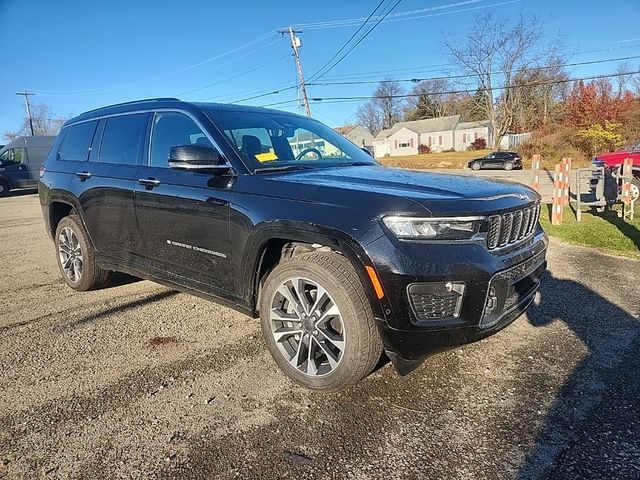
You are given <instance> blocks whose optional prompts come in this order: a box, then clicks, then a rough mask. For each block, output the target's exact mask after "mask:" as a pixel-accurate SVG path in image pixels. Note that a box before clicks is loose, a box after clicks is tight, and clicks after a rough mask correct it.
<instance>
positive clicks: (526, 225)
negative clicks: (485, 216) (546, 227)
mask: <svg viewBox="0 0 640 480" xmlns="http://www.w3.org/2000/svg"><path fill="white" fill-rule="evenodd" d="M539 216H540V204H539V203H536V204H534V205H531V206H529V207H526V208H521V209H519V210H515V211H512V212H507V213H503V214H500V215H491V216H490V217H489V226H488V229H487V247H488V248H489V250H493V249H494V248H498V247H506V246H507V245H511V244H513V243H516V242H519V241H520V240H524V239H525V238H527V237H529V236H530V235H532V234H533V232H535V230H536V225H537V224H538V217H539Z"/></svg>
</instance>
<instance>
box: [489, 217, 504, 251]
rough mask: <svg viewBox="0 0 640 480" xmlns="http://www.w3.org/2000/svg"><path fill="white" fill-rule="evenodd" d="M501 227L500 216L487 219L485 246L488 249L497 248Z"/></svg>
mask: <svg viewBox="0 0 640 480" xmlns="http://www.w3.org/2000/svg"><path fill="white" fill-rule="evenodd" d="M501 225H502V221H501V217H500V215H492V216H491V217H489V229H488V232H487V246H488V247H489V248H490V249H493V248H496V247H497V246H498V241H499V240H500V227H501Z"/></svg>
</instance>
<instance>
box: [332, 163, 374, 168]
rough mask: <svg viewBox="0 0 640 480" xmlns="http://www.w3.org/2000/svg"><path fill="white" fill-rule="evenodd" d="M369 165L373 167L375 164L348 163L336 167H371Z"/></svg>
mask: <svg viewBox="0 0 640 480" xmlns="http://www.w3.org/2000/svg"><path fill="white" fill-rule="evenodd" d="M371 165H375V163H371V162H348V163H341V164H340V165H338V166H339V167H367V166H371Z"/></svg>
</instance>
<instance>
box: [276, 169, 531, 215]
mask: <svg viewBox="0 0 640 480" xmlns="http://www.w3.org/2000/svg"><path fill="white" fill-rule="evenodd" d="M264 178H265V179H267V178H268V179H269V180H271V181H276V182H282V183H287V184H291V185H290V186H289V188H287V187H284V188H287V195H295V196H298V195H301V194H304V193H305V192H307V191H309V193H311V194H312V195H313V197H314V198H315V199H318V200H320V201H323V202H331V203H335V204H345V202H350V198H353V197H354V196H355V195H358V196H363V195H367V194H368V195H375V196H384V197H395V198H398V197H399V198H402V199H405V200H410V201H412V202H415V203H417V204H419V205H421V206H422V207H424V208H427V209H428V210H429V211H432V212H438V213H445V212H447V213H449V212H454V213H459V212H460V211H461V210H463V211H465V212H483V211H484V212H486V211H489V210H499V209H503V208H511V207H513V206H520V205H523V204H525V203H530V202H532V201H534V200H539V199H540V196H539V195H538V194H537V193H536V192H534V191H533V190H531V189H530V188H528V187H526V186H524V185H521V184H517V183H512V182H508V181H502V180H493V179H485V178H479V177H474V176H467V175H453V174H441V173H433V172H424V171H416V170H406V169H399V168H391V167H384V166H377V165H375V166H370V167H369V166H354V167H335V168H325V169H317V170H311V171H299V172H286V173H284V172H283V173H278V174H268V175H265V177H264ZM294 186H295V187H299V188H295V187H294ZM273 188H274V190H273V191H275V192H277V191H278V190H279V188H277V187H276V186H275V185H274V186H273ZM318 190H326V191H327V194H326V195H323V194H322V192H321V191H318ZM296 191H298V195H296ZM329 191H331V193H329ZM301 199H302V198H301ZM357 203H360V202H357Z"/></svg>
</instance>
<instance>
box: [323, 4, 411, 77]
mask: <svg viewBox="0 0 640 480" xmlns="http://www.w3.org/2000/svg"><path fill="white" fill-rule="evenodd" d="M401 1H402V0H397V2H396V3H394V4H393V6H392V7H391V8H390V9H389V10H387V11H386V12H385V14H384V15H382V17H380V19H379V20H378V21H377V22H376V23H374V24H373V26H372V27H371V28H370V29H369V30H367V31H366V32H365V33H364V35H362V36H361V37H360V39H359V40H358V41H357V42H356V43H355V44H354V45H353V46H352V47H351V48H350V49H349V50H347V51H346V52H345V53H344V55H342V56H341V57H340V58H339V59H338V60H337V61H336V62H334V63H333V65H331V66H330V67H329V68H328V69H326V70H325V71H324V73H321V74H320V75H317V76H316V77H315V79H316V80H317V79H318V78H322V77H323V76H324V75H326V74H327V73H329V72H330V71H331V70H333V69H334V68H336V67H337V66H338V65H339V64H340V62H342V60H344V59H345V58H346V57H347V55H349V54H350V53H351V52H353V50H354V49H355V48H356V47H357V46H358V45H360V44H361V43H362V41H363V40H364V39H365V38H367V37H368V36H369V35H370V34H371V32H373V31H374V30H375V29H376V27H377V26H378V25H380V22H382V20H384V19H385V18H387V15H389V14H390V13H391V12H392V11H393V10H394V9H395V8H396V7H397V6H398V5H399V4H400V2H401Z"/></svg>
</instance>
